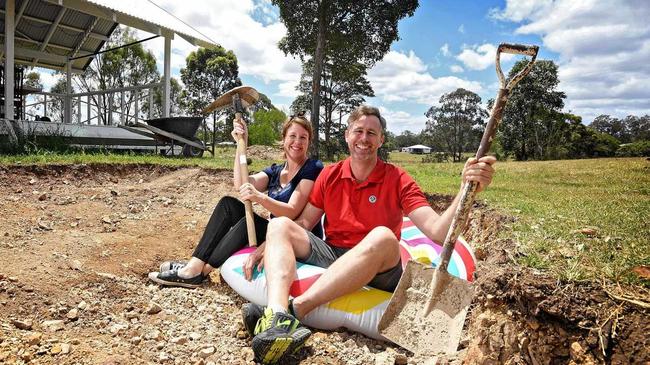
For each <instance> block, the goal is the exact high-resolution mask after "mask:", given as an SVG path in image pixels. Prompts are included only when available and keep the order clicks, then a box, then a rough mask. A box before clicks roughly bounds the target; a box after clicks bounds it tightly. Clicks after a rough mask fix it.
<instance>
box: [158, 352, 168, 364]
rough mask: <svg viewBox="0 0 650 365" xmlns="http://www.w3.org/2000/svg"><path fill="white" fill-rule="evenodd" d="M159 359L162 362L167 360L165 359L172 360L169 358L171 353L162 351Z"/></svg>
mask: <svg viewBox="0 0 650 365" xmlns="http://www.w3.org/2000/svg"><path fill="white" fill-rule="evenodd" d="M158 360H159V361H160V362H165V361H168V360H170V358H169V355H168V354H167V353H166V352H161V353H159V354H158Z"/></svg>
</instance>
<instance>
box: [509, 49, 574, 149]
mask: <svg viewBox="0 0 650 365" xmlns="http://www.w3.org/2000/svg"><path fill="white" fill-rule="evenodd" d="M527 64H528V61H526V60H521V61H518V62H517V63H515V65H514V66H513V68H512V69H511V70H510V73H509V74H508V78H509V79H510V78H512V77H513V76H514V75H516V74H517V73H518V72H519V71H521V69H522V68H524V67H525V66H526V65H527ZM557 70H558V68H557V65H555V63H554V62H553V61H546V60H540V61H537V62H535V65H534V66H533V68H532V70H531V71H530V73H529V74H528V76H526V77H525V78H524V79H523V80H521V81H520V82H519V84H518V85H517V86H516V87H515V88H514V89H513V90H512V91H511V93H510V98H509V100H508V105H507V106H506V109H505V111H504V114H503V121H502V123H501V125H500V126H499V132H500V133H501V143H502V145H503V149H504V150H505V151H506V152H507V153H509V154H512V155H514V156H515V158H516V159H517V160H528V159H530V158H538V159H541V158H544V150H545V149H547V148H549V146H551V145H552V144H553V143H552V142H553V140H555V139H556V138H557V136H556V134H557V132H558V131H559V130H560V129H561V125H560V126H558V125H557V123H560V124H562V123H565V121H564V120H563V119H562V115H561V113H560V111H561V110H562V108H563V106H564V101H563V99H564V98H566V95H565V94H564V93H563V92H561V91H557V90H556V88H557V85H558V83H559V79H558V75H557V74H558V73H557Z"/></svg>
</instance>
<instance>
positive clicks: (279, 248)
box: [264, 217, 311, 309]
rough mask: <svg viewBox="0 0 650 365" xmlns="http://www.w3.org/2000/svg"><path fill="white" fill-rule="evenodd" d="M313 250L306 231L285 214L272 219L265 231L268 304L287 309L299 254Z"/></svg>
mask: <svg viewBox="0 0 650 365" xmlns="http://www.w3.org/2000/svg"><path fill="white" fill-rule="evenodd" d="M310 252H311V246H310V245H309V237H308V236H307V232H305V230H304V229H303V228H302V227H300V226H299V225H297V224H296V223H294V222H293V221H292V220H291V219H289V218H286V217H278V218H273V219H272V220H271V221H270V222H269V225H268V228H267V230H266V249H265V250H264V271H265V272H266V285H267V297H268V306H269V307H271V308H273V307H278V306H279V307H282V308H284V309H287V307H288V302H289V288H290V287H291V283H292V282H293V280H294V279H295V278H296V256H297V257H307V255H309V253H310Z"/></svg>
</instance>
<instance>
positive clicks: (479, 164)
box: [463, 156, 497, 193]
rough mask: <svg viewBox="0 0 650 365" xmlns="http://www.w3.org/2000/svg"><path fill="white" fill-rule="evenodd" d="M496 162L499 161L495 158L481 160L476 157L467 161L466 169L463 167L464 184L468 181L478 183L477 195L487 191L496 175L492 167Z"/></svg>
mask: <svg viewBox="0 0 650 365" xmlns="http://www.w3.org/2000/svg"><path fill="white" fill-rule="evenodd" d="M495 162H497V159H496V158H495V157H494V156H483V157H481V158H480V159H479V160H477V159H476V157H471V158H469V159H467V162H465V167H463V184H465V183H467V182H468V181H474V182H477V183H478V186H477V187H476V192H477V193H478V192H479V191H482V190H483V189H485V188H486V187H487V186H488V185H490V183H491V182H492V176H493V175H494V167H492V165H494V163H495Z"/></svg>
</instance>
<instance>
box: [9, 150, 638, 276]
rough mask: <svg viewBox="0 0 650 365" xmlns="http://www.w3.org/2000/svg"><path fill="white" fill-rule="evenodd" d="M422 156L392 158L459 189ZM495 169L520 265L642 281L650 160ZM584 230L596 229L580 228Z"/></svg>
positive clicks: (223, 154)
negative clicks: (511, 218)
mask: <svg viewBox="0 0 650 365" xmlns="http://www.w3.org/2000/svg"><path fill="white" fill-rule="evenodd" d="M233 153H234V150H233V149H220V150H218V153H217V157H216V158H212V157H211V156H210V157H204V158H197V159H183V158H165V157H159V156H152V155H114V154H110V155H105V154H70V155H65V154H64V155H59V154H47V153H45V154H39V155H30V156H0V165H13V164H23V165H26V164H53V163H57V164H58V163H63V164H66V163H94V162H97V163H100V162H101V163H106V162H108V163H150V164H161V165H192V166H197V165H198V166H201V167H206V168H226V169H231V168H232V160H231V159H232V156H233ZM207 156H209V154H208V155H207ZM421 161H422V156H421V155H410V154H406V153H395V154H392V155H391V162H393V163H396V164H398V165H400V166H402V167H404V168H405V169H406V170H407V171H408V172H409V173H410V174H411V175H412V176H413V177H414V178H415V180H416V181H417V182H418V183H419V184H420V186H422V188H423V189H424V190H425V191H427V192H430V193H443V194H456V193H457V191H458V187H459V182H460V180H459V179H460V175H459V174H460V171H461V169H462V166H463V164H462V163H426V164H423V163H421ZM268 164H269V161H263V160H259V159H255V160H254V161H253V164H252V165H251V166H250V167H249V169H250V170H251V171H259V170H261V169H262V168H263V167H265V166H267V165H268ZM496 168H497V173H496V176H495V179H494V182H493V183H492V185H491V186H490V188H489V189H488V190H487V191H485V192H483V193H481V194H480V195H479V199H481V200H483V201H485V202H486V203H487V204H489V205H490V206H491V207H495V208H497V209H499V210H500V211H502V212H503V213H504V214H507V215H510V216H515V217H517V218H518V219H517V221H516V222H515V223H514V224H513V225H512V230H511V231H509V232H504V233H503V235H504V237H506V235H507V237H509V238H512V239H514V240H515V242H516V243H517V245H518V250H519V253H521V254H522V255H520V256H519V257H520V261H521V263H522V264H524V265H527V266H531V267H534V268H538V269H541V270H546V271H549V272H550V273H552V274H553V275H556V276H557V277H559V278H562V279H569V280H583V279H595V280H600V279H601V278H608V279H611V280H614V281H622V282H626V283H641V281H640V280H639V279H638V278H637V277H636V276H635V275H634V274H633V273H632V271H631V269H632V268H634V267H636V266H639V265H650V239H649V238H648V236H649V235H650V162H648V161H646V160H645V159H644V158H616V159H592V160H566V161H533V162H510V161H509V162H499V163H498V164H497V167H496ZM584 228H590V229H593V231H595V233H594V234H593V235H586V234H584V233H580V230H581V229H584ZM643 284H645V285H648V284H650V283H649V282H648V281H645V282H643Z"/></svg>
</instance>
